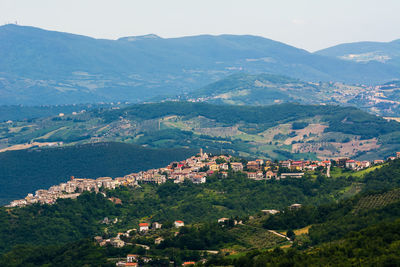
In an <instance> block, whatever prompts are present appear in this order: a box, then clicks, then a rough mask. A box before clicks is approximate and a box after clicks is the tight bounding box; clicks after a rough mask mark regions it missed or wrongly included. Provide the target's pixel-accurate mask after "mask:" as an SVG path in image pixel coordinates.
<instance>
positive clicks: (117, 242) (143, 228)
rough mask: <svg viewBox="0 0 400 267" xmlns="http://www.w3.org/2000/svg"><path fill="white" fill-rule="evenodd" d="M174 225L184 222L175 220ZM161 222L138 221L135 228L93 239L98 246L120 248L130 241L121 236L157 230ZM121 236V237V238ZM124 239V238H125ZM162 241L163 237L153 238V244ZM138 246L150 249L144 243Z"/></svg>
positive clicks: (180, 224)
mask: <svg viewBox="0 0 400 267" xmlns="http://www.w3.org/2000/svg"><path fill="white" fill-rule="evenodd" d="M174 226H175V227H176V228H180V227H183V226H185V223H184V222H183V221H180V220H177V221H175V222H174ZM161 227H162V224H161V223H159V222H153V223H151V224H150V223H147V222H143V223H139V227H138V228H137V229H135V228H134V229H129V230H127V231H126V232H124V233H118V234H117V236H115V237H111V238H106V239H104V238H102V237H101V236H95V237H94V240H95V241H96V243H97V244H98V245H100V246H107V245H111V246H113V247H117V248H121V247H124V246H125V245H129V244H130V243H126V242H125V241H124V240H122V239H123V237H125V238H129V237H132V234H131V233H132V232H133V233H134V234H136V233H140V234H146V233H147V232H148V231H150V230H151V231H157V230H159V229H161ZM121 238H122V239H121ZM125 240H126V239H125ZM163 241H164V238H162V237H157V238H156V239H155V240H154V244H156V245H158V244H161V242H163ZM130 245H131V244H130ZM136 245H138V246H143V247H144V248H145V249H150V247H148V246H146V245H140V244H136Z"/></svg>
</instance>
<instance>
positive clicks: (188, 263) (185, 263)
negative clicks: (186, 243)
mask: <svg viewBox="0 0 400 267" xmlns="http://www.w3.org/2000/svg"><path fill="white" fill-rule="evenodd" d="M195 264H196V263H195V262H194V261H185V262H184V263H182V266H192V265H195Z"/></svg>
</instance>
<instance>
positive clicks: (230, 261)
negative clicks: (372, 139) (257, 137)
mask: <svg viewBox="0 0 400 267" xmlns="http://www.w3.org/2000/svg"><path fill="white" fill-rule="evenodd" d="M399 170H400V160H397V161H394V162H390V163H389V164H387V165H385V166H383V167H382V168H380V169H377V170H376V171H374V172H370V173H368V174H366V175H365V176H362V177H358V176H356V177H358V178H357V179H355V178H351V177H342V178H325V177H319V178H317V179H314V178H311V177H305V178H304V179H287V180H284V181H253V180H250V179H247V178H245V177H244V176H243V175H241V174H233V173H230V175H229V177H228V178H224V179H222V178H220V177H218V176H212V177H209V179H208V181H207V183H205V184H200V185H194V184H192V183H184V184H180V185H178V184H173V183H165V184H162V185H151V184H144V185H142V187H141V188H127V187H122V188H119V189H117V190H112V191H106V194H107V197H110V196H113V197H118V198H120V199H121V201H122V205H120V204H119V205H115V204H114V203H112V202H111V201H109V200H107V199H106V198H105V197H103V196H102V195H101V194H94V193H85V194H82V195H81V196H80V197H78V199H76V200H71V199H68V200H58V201H57V203H56V204H54V205H51V206H48V205H43V206H39V205H32V206H28V207H23V208H13V209H7V208H0V222H1V224H0V237H1V238H0V248H1V251H2V252H3V254H2V255H1V256H0V263H1V264H3V265H5V266H18V264H19V265H21V264H23V263H24V264H28V263H29V264H34V265H35V264H36V265H38V264H39V265H42V264H46V263H47V264H51V265H50V266H55V265H56V264H57V263H59V262H64V263H67V262H68V263H70V264H72V265H77V264H82V263H86V264H93V263H94V262H98V264H101V265H103V266H108V265H107V262H110V263H114V262H115V261H117V260H118V258H119V257H121V258H123V257H125V256H126V255H127V254H139V255H142V256H146V257H149V258H152V259H154V260H156V261H157V260H167V261H169V260H174V261H177V263H179V264H181V262H182V261H184V260H194V261H199V260H200V259H202V258H205V259H207V263H206V265H210V266H215V265H217V266H227V265H235V266H249V265H251V264H255V263H257V265H265V264H271V265H276V264H280V263H282V264H283V263H285V264H291V265H293V266H300V265H303V266H304V265H305V264H306V265H311V266H314V265H320V264H321V263H324V264H332V265H337V264H338V263H344V264H348V265H351V264H354V263H359V262H362V263H363V265H374V264H375V265H376V264H378V265H379V264H383V263H385V264H386V263H388V264H389V263H391V264H392V265H393V264H394V265H396V263H398V260H399V258H398V255H397V252H398V250H397V248H398V242H399V240H400V236H399V234H398V229H399V216H400V200H399V199H398V198H396V197H395V198H396V199H395V198H393V196H398V188H399V185H400V176H399ZM389 176H390V180H388V179H387V178H389ZM352 184H357V185H360V184H361V186H362V188H363V190H362V192H361V193H359V194H358V195H355V196H354V195H353V196H351V197H350V198H347V199H342V197H343V196H344V195H343V189H344V188H347V187H348V186H349V185H352ZM382 185H386V186H388V187H390V188H392V189H391V190H384V191H382V190H381V189H380V188H382V187H381V186H382ZM371 190H375V191H374V192H372V191H371ZM376 190H381V191H376ZM371 199H376V200H378V201H375V202H374V204H373V205H372V206H371V205H368V208H363V209H362V210H360V207H365V205H364V204H365V203H367V202H368V203H371ZM379 199H381V200H385V201H383V202H380V201H379ZM386 200H390V201H386ZM293 202H301V203H302V204H303V206H302V207H301V208H300V209H297V210H291V209H288V208H287V206H288V205H289V204H291V203H293ZM360 205H361V206H360ZM265 208H268V209H272V208H274V209H279V210H281V211H284V212H281V213H279V214H277V215H263V214H262V213H260V212H259V211H260V210H261V209H265ZM249 215H253V216H252V218H249V217H248V216H249ZM105 216H107V217H109V218H111V219H113V218H116V217H118V218H119V220H118V222H117V223H115V224H110V225H104V224H101V220H102V218H104V217H105ZM220 217H228V218H235V219H237V220H242V223H243V225H240V224H239V225H234V224H233V220H231V222H232V223H231V224H230V223H229V222H228V224H226V225H225V226H221V225H217V224H216V220H217V219H218V218H220ZM176 218H179V219H181V220H184V221H185V225H186V227H183V228H181V229H179V230H177V229H174V228H170V227H171V226H172V221H174V220H176ZM141 221H159V222H161V223H163V224H164V226H165V227H163V228H162V229H161V230H157V231H151V232H149V233H148V234H133V235H132V236H131V237H129V238H127V239H125V237H124V238H123V239H125V240H130V241H131V242H133V245H127V246H126V247H124V248H112V247H99V246H97V245H95V244H94V242H93V241H90V239H89V238H91V237H93V236H94V235H99V234H100V235H103V236H104V237H111V236H115V235H116V233H117V232H121V231H125V230H127V229H132V228H134V227H137V225H138V223H139V222H141ZM307 225H311V228H310V229H309V232H308V233H303V234H298V235H297V236H296V235H294V236H292V239H293V243H290V242H287V241H286V243H285V241H284V240H282V238H278V237H276V233H275V234H273V233H271V232H269V231H268V230H269V229H280V230H287V234H288V235H289V232H290V230H291V229H295V228H299V227H303V226H307ZM262 226H263V227H264V230H263V227H262ZM176 232H177V233H176ZM160 235H161V236H164V237H165V241H164V242H163V243H161V244H160V245H154V238H155V237H157V236H160ZM274 236H275V237H274ZM85 238H87V239H85ZM68 242H71V243H68ZM134 244H146V245H148V246H149V250H145V249H143V248H139V247H138V246H135V245H134ZM282 245H284V246H282ZM281 246H282V248H283V249H284V250H283V249H281V248H278V247H281ZM288 246H289V247H291V248H285V247H288ZM274 248H275V249H274ZM10 249H11V250H10ZM211 249H213V250H218V251H219V253H218V254H217V255H215V254H214V255H212V254H206V253H204V252H205V250H211ZM4 252H8V253H4ZM238 252H240V253H238ZM230 253H232V254H230ZM73 255H74V256H73ZM79 255H80V256H79ZM114 264H115V263H114ZM155 264H157V263H155ZM158 264H160V263H158ZM389 265H390V264H389Z"/></svg>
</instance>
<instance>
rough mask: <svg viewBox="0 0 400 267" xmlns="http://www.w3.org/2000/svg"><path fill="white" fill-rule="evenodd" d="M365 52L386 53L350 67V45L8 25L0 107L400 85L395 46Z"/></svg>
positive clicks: (1, 45)
mask: <svg viewBox="0 0 400 267" xmlns="http://www.w3.org/2000/svg"><path fill="white" fill-rule="evenodd" d="M362 44H363V43H361V44H359V45H357V46H355V48H354V49H353V50H351V51H352V53H355V54H363V53H375V54H376V53H378V52H376V51H382V52H379V53H380V54H379V55H380V56H376V57H372V58H371V57H370V58H369V59H370V60H368V61H365V60H364V61H363V60H349V59H347V58H343V57H346V55H347V54H346V53H347V52H346V53H344V52H343V53H344V54H343V53H341V52H340V53H339V52H337V51H347V50H346V49H347V48H346V47H347V46H346V45H344V47H341V46H339V47H333V48H331V49H326V50H322V51H318V52H316V53H310V52H307V51H305V50H303V49H298V48H296V47H293V46H289V45H286V44H284V43H281V42H277V41H273V40H270V39H266V38H263V37H258V36H250V35H242V36H237V35H219V36H211V35H200V36H191V37H181V38H160V37H158V36H156V35H146V36H133V37H124V38H120V39H118V40H104V39H94V38H90V37H86V36H80V35H75V34H69V33H62V32H54V31H47V30H43V29H39V28H34V27H28V26H18V25H13V24H8V25H4V26H1V27H0V58H1V59H2V60H1V61H0V94H1V96H2V97H1V99H0V104H25V105H40V104H71V103H88V102H91V103H93V102H102V101H104V102H111V101H129V102H140V101H145V100H148V99H151V98H152V97H155V96H160V95H174V94H180V93H184V92H190V91H193V90H195V89H198V88H200V87H203V86H205V85H207V84H209V83H211V82H215V81H217V80H219V79H221V78H225V77H227V76H229V75H231V74H234V73H236V72H247V73H249V74H258V73H270V74H278V75H286V76H290V77H294V78H297V79H302V80H305V81H314V82H318V81H339V82H347V83H368V84H375V83H383V82H387V81H391V80H396V79H398V78H399V77H400V70H399V68H398V65H397V63H396V62H398V54H396V45H397V44H398V41H394V42H392V43H382V44H381V46H382V47H390V49H389V48H387V49H386V50H384V49H380V48H379V47H380V46H379V44H378V43H377V44H376V45H374V49H375V50H374V49H372V48H371V49H372V50H371V49H370V50H365V49H362V48H363V47H364V46H363V45H362ZM345 48H346V49H345ZM365 51H369V52H365ZM371 51H372V52H371ZM374 51H375V52H374ZM375 54H374V55H375Z"/></svg>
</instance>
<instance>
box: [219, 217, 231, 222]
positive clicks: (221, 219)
mask: <svg viewBox="0 0 400 267" xmlns="http://www.w3.org/2000/svg"><path fill="white" fill-rule="evenodd" d="M227 221H229V218H220V219H218V223H225V222H227Z"/></svg>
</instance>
